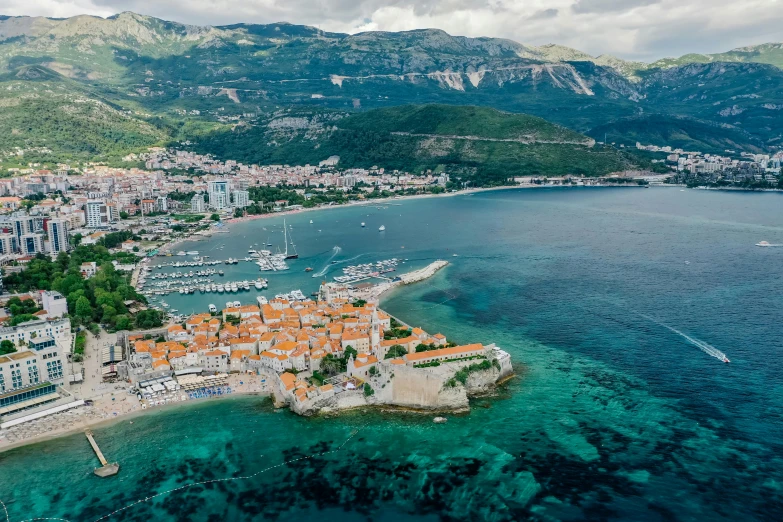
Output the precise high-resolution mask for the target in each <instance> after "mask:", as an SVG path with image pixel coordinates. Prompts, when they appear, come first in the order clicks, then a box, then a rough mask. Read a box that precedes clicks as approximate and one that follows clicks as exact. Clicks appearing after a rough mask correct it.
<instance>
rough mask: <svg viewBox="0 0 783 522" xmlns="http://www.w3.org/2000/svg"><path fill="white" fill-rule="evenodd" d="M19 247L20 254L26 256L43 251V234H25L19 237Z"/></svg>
mask: <svg viewBox="0 0 783 522" xmlns="http://www.w3.org/2000/svg"><path fill="white" fill-rule="evenodd" d="M19 247H20V249H21V251H22V254H24V255H27V256H34V255H35V254H38V253H42V252H43V251H44V236H43V234H25V235H23V236H22V237H21V238H19Z"/></svg>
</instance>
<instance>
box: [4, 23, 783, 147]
mask: <svg viewBox="0 0 783 522" xmlns="http://www.w3.org/2000/svg"><path fill="white" fill-rule="evenodd" d="M782 47H783V46H782V45H781V44H765V45H760V46H754V47H747V48H742V49H736V50H734V51H730V52H727V53H722V54H717V55H686V56H683V57H680V58H677V59H669V60H660V61H658V62H656V63H653V64H643V63H638V62H628V61H624V60H621V59H618V58H615V57H611V56H599V57H592V56H589V55H588V54H586V53H583V52H580V51H578V50H575V49H570V48H567V47H562V46H557V45H546V46H538V47H535V46H527V45H523V44H520V43H517V42H513V41H511V40H505V39H497V38H466V37H459V36H451V35H449V34H447V33H445V32H443V31H440V30H434V29H427V30H416V31H407V32H399V33H386V32H370V33H361V34H356V35H347V34H338V33H328V32H323V31H319V30H317V29H315V28H312V27H306V26H299V25H291V24H284V23H280V24H268V25H244V24H239V25H232V26H223V27H197V26H189V25H184V24H178V23H174V22H167V21H163V20H159V19H156V18H152V17H147V16H142V15H138V14H134V13H122V14H119V15H117V16H115V17H112V18H109V19H102V18H96V17H91V16H79V17H74V18H68V19H63V20H53V19H47V18H30V17H0V74H3V75H4V76H3V77H4V78H5V81H27V80H25V79H24V78H19V77H17V76H16V75H17V74H20V73H21V74H22V75H23V76H24V74H27V73H25V71H27V72H28V73H29V71H30V70H31V69H29V66H38V67H43V68H45V69H46V70H49V71H54V72H56V73H59V74H60V75H62V76H65V77H66V78H65V79H68V80H69V82H64V83H62V84H61V87H62V88H72V87H74V86H80V88H83V90H82V93H81V95H83V96H93V97H95V98H96V99H98V100H100V101H101V103H106V104H108V105H109V106H112V107H115V108H117V109H119V110H125V111H129V112H126V114H128V115H129V116H130V117H132V118H135V119H138V120H139V121H141V122H143V123H145V124H147V123H148V124H150V125H154V126H155V127H156V128H157V129H158V130H160V131H161V132H163V133H164V134H166V135H168V136H169V137H177V138H187V137H190V136H202V135H205V134H209V135H210V136H214V135H215V133H218V134H219V133H223V132H224V131H226V130H231V129H236V130H235V131H232V132H244V131H246V130H247V129H246V127H254V126H256V127H257V126H264V125H268V124H269V122H270V121H272V120H273V118H271V115H272V114H279V111H281V110H283V111H285V110H292V111H294V112H296V113H297V114H299V115H301V114H305V115H306V117H308V118H313V117H315V118H318V117H324V118H330V117H331V116H329V115H332V114H334V113H349V112H361V111H365V110H367V109H372V108H384V107H392V106H398V105H404V104H425V103H430V104H431V103H437V104H447V105H477V106H489V107H494V108H497V109H501V110H504V111H509V112H514V113H527V114H532V115H537V116H540V117H542V118H545V119H547V120H549V121H551V122H554V123H557V124H560V125H561V126H564V127H568V128H570V129H572V130H574V131H577V132H579V133H587V134H589V135H590V136H592V137H594V138H598V139H602V137H603V135H604V133H606V134H607V135H608V136H609V137H610V138H611V141H617V142H621V143H630V144H633V143H635V141H637V140H638V141H642V142H645V143H655V144H659V145H663V144H664V143H661V142H660V140H661V139H674V138H675V137H677V136H685V135H687V139H682V140H680V141H679V142H680V143H688V144H690V145H691V146H693V147H694V148H699V149H701V150H706V151H716V150H721V148H722V147H723V146H724V144H725V145H732V147H731V148H734V149H742V150H764V149H768V148H770V147H776V146H779V145H780V144H781V141H780V140H781V137H783V112H781V111H783V70H781V69H780V68H779V66H781V64H783V49H782ZM25 67H28V68H27V69H25ZM32 70H33V71H41V70H44V69H32ZM36 74H38V73H36ZM65 86H67V87H65ZM1 87H2V86H0V88H1ZM38 95H39V96H43V97H45V96H46V92H43V91H42V92H39V93H38ZM196 111H197V112H196ZM318 115H323V116H318ZM237 125H238V126H237ZM684 127H687V131H686V129H684ZM683 131H686V132H684V133H683ZM263 132H266V131H265V130H264V131H263ZM142 134H144V133H143V132H142ZM667 137H668V138H667ZM672 144H674V143H672ZM726 148H729V147H728V146H727V147H726ZM225 152H226V153H228V152H230V151H225Z"/></svg>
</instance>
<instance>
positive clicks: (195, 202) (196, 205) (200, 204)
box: [190, 194, 207, 212]
mask: <svg viewBox="0 0 783 522" xmlns="http://www.w3.org/2000/svg"><path fill="white" fill-rule="evenodd" d="M190 210H192V211H193V212H205V211H206V210H207V205H206V203H205V202H204V196H203V195H202V194H195V195H194V196H193V197H192V198H191V199H190Z"/></svg>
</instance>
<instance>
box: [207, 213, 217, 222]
mask: <svg viewBox="0 0 783 522" xmlns="http://www.w3.org/2000/svg"><path fill="white" fill-rule="evenodd" d="M209 219H211V220H212V221H220V215H219V214H212V215H211V216H209Z"/></svg>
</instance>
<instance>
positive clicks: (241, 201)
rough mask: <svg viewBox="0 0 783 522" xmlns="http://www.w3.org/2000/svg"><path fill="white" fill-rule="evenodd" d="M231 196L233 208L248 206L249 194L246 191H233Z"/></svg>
mask: <svg viewBox="0 0 783 522" xmlns="http://www.w3.org/2000/svg"><path fill="white" fill-rule="evenodd" d="M233 196H234V206H235V207H237V208H245V207H247V206H250V193H249V192H248V191H247V190H235V191H234V193H233Z"/></svg>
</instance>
